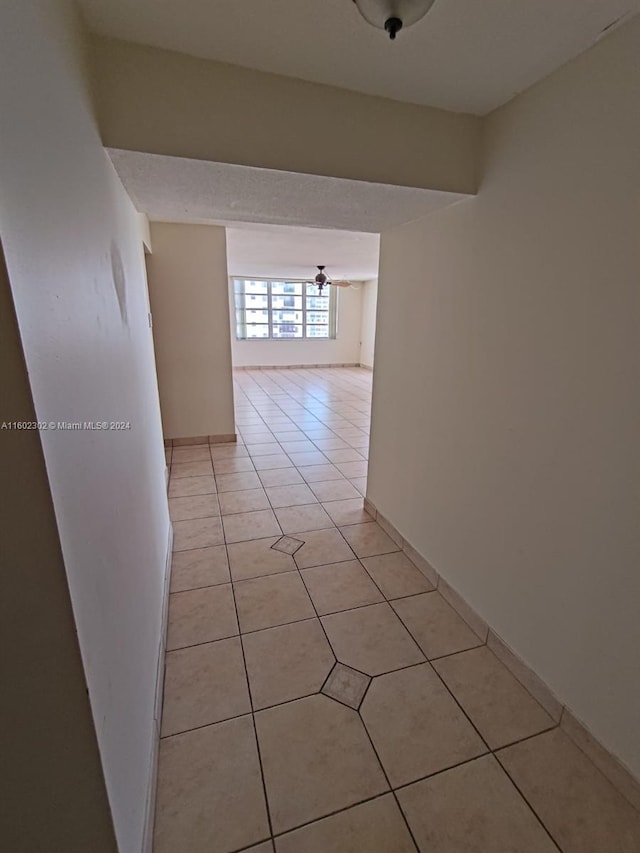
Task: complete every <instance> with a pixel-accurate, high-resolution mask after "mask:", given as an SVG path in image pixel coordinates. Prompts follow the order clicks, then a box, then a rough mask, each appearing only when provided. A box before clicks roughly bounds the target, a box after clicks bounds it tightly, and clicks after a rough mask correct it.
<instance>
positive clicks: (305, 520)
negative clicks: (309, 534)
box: [274, 503, 334, 533]
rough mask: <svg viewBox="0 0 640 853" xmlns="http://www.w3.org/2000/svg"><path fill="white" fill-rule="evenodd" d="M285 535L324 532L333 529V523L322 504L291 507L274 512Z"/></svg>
mask: <svg viewBox="0 0 640 853" xmlns="http://www.w3.org/2000/svg"><path fill="white" fill-rule="evenodd" d="M274 512H275V514H276V518H277V519H278V523H279V524H280V527H281V528H282V532H283V533H304V532H305V531H308V530H324V529H325V528H327V527H333V526H334V524H333V521H331V519H330V518H329V516H328V515H327V513H326V512H325V511H324V510H323V509H322V507H321V506H320V504H318V503H315V504H310V505H309V506H289V507H282V508H281V509H276V510H274Z"/></svg>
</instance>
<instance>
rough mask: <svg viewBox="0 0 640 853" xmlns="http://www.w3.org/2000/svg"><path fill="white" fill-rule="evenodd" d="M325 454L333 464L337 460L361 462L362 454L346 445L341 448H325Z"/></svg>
mask: <svg viewBox="0 0 640 853" xmlns="http://www.w3.org/2000/svg"><path fill="white" fill-rule="evenodd" d="M325 456H326V457H327V459H329V461H330V462H333V464H334V465H335V464H337V463H338V462H362V456H361V455H360V453H359V452H358V451H357V450H356V449H355V448H353V447H347V448H344V449H343V450H327V451H325Z"/></svg>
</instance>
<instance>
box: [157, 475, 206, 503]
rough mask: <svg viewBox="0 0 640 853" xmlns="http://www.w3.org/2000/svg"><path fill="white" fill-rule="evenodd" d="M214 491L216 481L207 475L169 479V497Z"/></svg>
mask: <svg viewBox="0 0 640 853" xmlns="http://www.w3.org/2000/svg"><path fill="white" fill-rule="evenodd" d="M215 492H216V481H215V480H214V478H213V476H209V477H183V478H182V479H178V480H174V479H173V478H172V479H171V480H170V481H169V497H170V498H180V497H187V496H188V495H213V494H215Z"/></svg>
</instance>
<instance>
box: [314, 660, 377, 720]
mask: <svg viewBox="0 0 640 853" xmlns="http://www.w3.org/2000/svg"><path fill="white" fill-rule="evenodd" d="M370 684H371V677H370V676H369V675H364V673H362V672H358V670H357V669H351V667H350V666H345V665H344V664H343V663H336V665H335V666H334V667H333V669H332V670H331V674H330V675H329V677H328V678H327V680H326V682H325V683H324V684H323V686H322V693H323V694H324V695H325V696H329V697H331V699H335V700H336V701H337V702H342V704H343V705H348V706H349V708H354V709H355V710H356V711H357V710H358V708H359V707H360V703H361V702H362V700H363V699H364V694H365V693H366V692H367V688H368V687H369V685H370Z"/></svg>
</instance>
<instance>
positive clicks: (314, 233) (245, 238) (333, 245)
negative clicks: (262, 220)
mask: <svg viewBox="0 0 640 853" xmlns="http://www.w3.org/2000/svg"><path fill="white" fill-rule="evenodd" d="M378 250H379V237H378V235H377V234H359V233H357V232H354V231H335V230H329V229H322V228H289V227H286V226H279V225H262V226H247V227H242V228H237V227H236V228H234V227H231V228H227V266H228V268H229V275H237V276H243V277H247V278H251V277H253V276H255V277H257V278H278V277H282V278H305V279H307V278H313V276H314V275H315V274H316V272H317V270H316V266H317V264H324V265H325V266H326V267H327V273H329V274H330V275H331V277H332V278H336V279H347V280H350V281H366V280H367V279H370V278H377V276H378Z"/></svg>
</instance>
